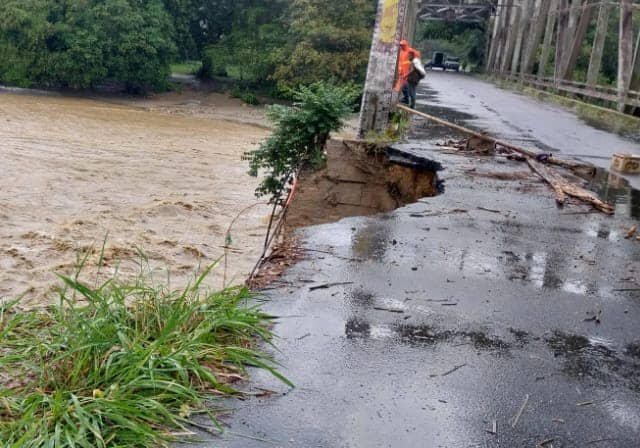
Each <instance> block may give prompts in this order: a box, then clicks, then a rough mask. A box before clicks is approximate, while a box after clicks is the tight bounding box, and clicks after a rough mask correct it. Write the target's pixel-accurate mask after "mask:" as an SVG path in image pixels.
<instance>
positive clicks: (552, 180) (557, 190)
mask: <svg viewBox="0 0 640 448" xmlns="http://www.w3.org/2000/svg"><path fill="white" fill-rule="evenodd" d="M527 163H528V164H529V166H530V167H531V169H532V170H533V172H534V173H536V174H537V175H538V176H540V177H542V179H544V181H545V182H546V183H548V184H549V185H551V188H553V192H554V194H555V196H556V202H557V203H558V205H564V201H565V199H566V196H565V194H564V189H563V188H562V179H560V177H559V176H558V175H557V174H556V173H554V172H553V171H551V170H549V169H548V168H547V167H546V166H544V165H542V164H541V163H539V162H537V161H535V160H533V159H527Z"/></svg>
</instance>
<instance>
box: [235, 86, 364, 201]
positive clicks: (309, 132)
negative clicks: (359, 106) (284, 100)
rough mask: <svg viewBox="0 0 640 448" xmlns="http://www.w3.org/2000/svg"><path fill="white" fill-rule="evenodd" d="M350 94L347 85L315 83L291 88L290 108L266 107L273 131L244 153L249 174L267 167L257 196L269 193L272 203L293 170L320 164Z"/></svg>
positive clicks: (347, 107)
mask: <svg viewBox="0 0 640 448" xmlns="http://www.w3.org/2000/svg"><path fill="white" fill-rule="evenodd" d="M353 95H354V94H353V90H352V89H349V88H344V87H335V86H331V85H327V84H324V83H316V84H312V85H311V86H308V87H301V88H300V89H299V90H297V91H294V93H293V99H294V105H293V107H286V106H281V105H273V106H271V107H269V109H268V110H267V116H268V118H269V119H270V120H271V121H272V122H273V124H274V130H273V133H272V134H271V136H269V138H267V139H266V140H265V141H264V142H263V143H262V144H261V145H260V147H259V148H258V149H256V150H254V151H249V152H247V153H245V154H244V158H245V159H246V160H248V161H249V174H250V175H252V176H256V177H257V176H258V174H259V171H260V170H261V169H265V170H267V175H266V177H265V179H264V180H263V181H262V183H261V184H260V186H259V187H258V189H257V190H256V195H257V196H259V197H260V196H265V195H271V200H272V202H279V201H281V200H282V197H283V196H284V194H285V190H286V187H287V182H288V181H289V179H290V177H291V175H292V174H293V173H295V172H296V171H297V170H299V169H300V168H305V167H315V168H317V167H319V166H321V165H322V163H323V162H324V145H325V143H326V141H327V139H328V138H329V135H330V133H331V132H333V131H337V130H339V129H340V128H341V127H342V125H343V121H342V120H343V119H344V117H345V116H346V115H347V114H348V113H349V112H350V111H351V104H352V102H353V100H354V98H353Z"/></svg>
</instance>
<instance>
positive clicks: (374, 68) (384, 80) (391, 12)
mask: <svg viewBox="0 0 640 448" xmlns="http://www.w3.org/2000/svg"><path fill="white" fill-rule="evenodd" d="M415 2H416V0H378V15H377V17H376V25H375V30H374V33H373V42H372V44H371V54H370V56H369V67H368V70H367V81H366V83H365V87H364V95H363V98H362V109H361V112H360V132H359V134H360V137H364V136H365V135H366V134H367V133H368V132H372V131H373V132H383V131H385V130H386V129H387V126H388V124H389V113H390V112H391V109H392V107H393V105H394V103H395V102H396V101H397V97H398V95H397V94H396V93H394V91H393V84H394V82H395V78H396V71H397V62H398V45H399V43H400V40H401V39H402V38H403V37H405V36H404V32H405V24H406V20H407V11H408V10H409V9H411V8H410V7H411V5H413V8H415ZM414 19H417V17H414Z"/></svg>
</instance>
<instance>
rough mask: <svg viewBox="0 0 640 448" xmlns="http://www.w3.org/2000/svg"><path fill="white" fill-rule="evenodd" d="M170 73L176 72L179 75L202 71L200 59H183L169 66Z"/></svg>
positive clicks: (194, 73)
mask: <svg viewBox="0 0 640 448" xmlns="http://www.w3.org/2000/svg"><path fill="white" fill-rule="evenodd" d="M170 70H171V73H178V74H181V75H197V74H198V73H200V72H201V71H202V62H201V61H184V62H179V63H175V64H171V66H170Z"/></svg>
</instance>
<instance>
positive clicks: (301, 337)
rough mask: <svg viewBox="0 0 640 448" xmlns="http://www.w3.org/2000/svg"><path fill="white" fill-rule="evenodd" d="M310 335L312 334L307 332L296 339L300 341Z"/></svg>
mask: <svg viewBox="0 0 640 448" xmlns="http://www.w3.org/2000/svg"><path fill="white" fill-rule="evenodd" d="M309 336H311V333H307V334H305V335H302V336H300V337H299V338H296V340H298V341H302V340H303V339H304V338H308V337H309Z"/></svg>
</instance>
